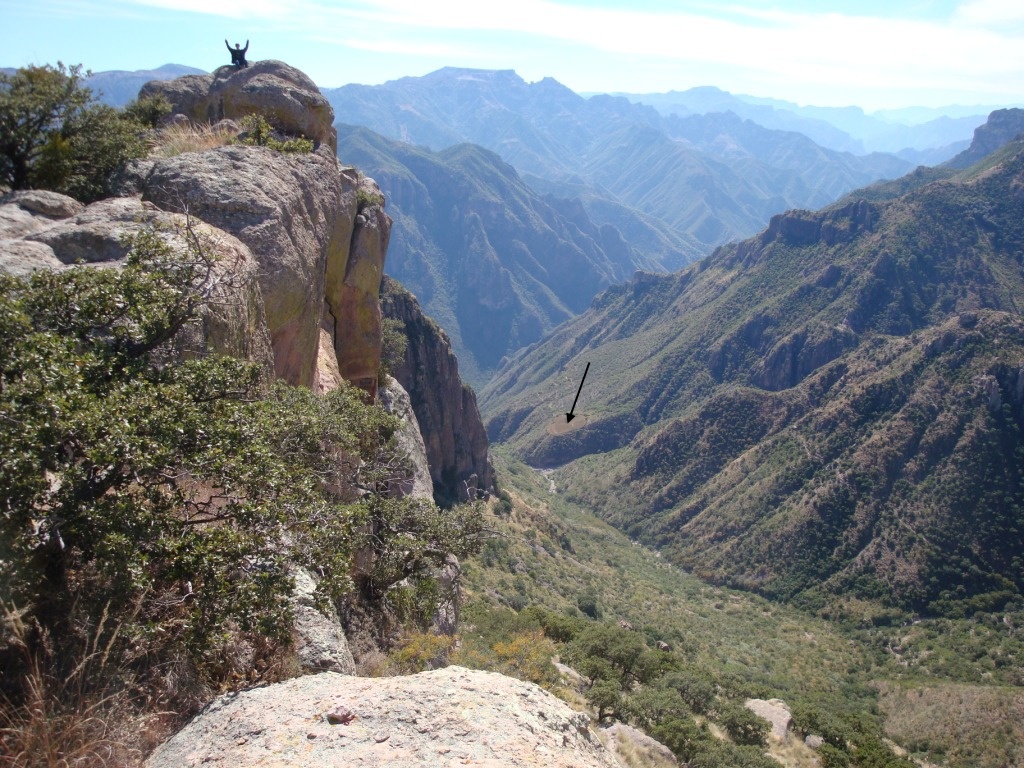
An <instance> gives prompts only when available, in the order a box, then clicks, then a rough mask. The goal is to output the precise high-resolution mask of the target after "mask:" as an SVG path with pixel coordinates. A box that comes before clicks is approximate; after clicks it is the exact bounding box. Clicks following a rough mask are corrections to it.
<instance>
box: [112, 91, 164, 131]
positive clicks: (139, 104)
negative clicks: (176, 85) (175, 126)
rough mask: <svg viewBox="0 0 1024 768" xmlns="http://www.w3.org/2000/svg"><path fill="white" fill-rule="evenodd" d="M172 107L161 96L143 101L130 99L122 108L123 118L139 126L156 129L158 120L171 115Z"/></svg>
mask: <svg viewBox="0 0 1024 768" xmlns="http://www.w3.org/2000/svg"><path fill="white" fill-rule="evenodd" d="M173 109H174V107H173V106H172V105H171V102H169V101H168V100H167V99H166V98H165V97H164V96H163V94H157V95H156V96H150V97H148V98H145V99H132V100H131V101H129V102H128V103H127V104H126V105H125V107H124V116H125V117H127V118H128V119H130V120H134V121H135V122H137V123H139V124H140V125H145V126H147V127H149V128H156V127H157V125H158V124H159V123H160V120H161V119H162V118H164V117H166V116H167V115H169V114H171V112H172V111H173Z"/></svg>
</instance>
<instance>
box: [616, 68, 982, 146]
mask: <svg viewBox="0 0 1024 768" xmlns="http://www.w3.org/2000/svg"><path fill="white" fill-rule="evenodd" d="M616 95H618V96H623V97H625V98H627V99H629V100H630V101H632V102H635V103H638V104H646V105H649V106H652V107H654V108H655V109H657V110H658V111H659V112H660V113H662V114H664V115H681V116H685V115H703V114H707V113H712V112H733V113H734V114H736V115H739V116H740V117H743V118H745V119H749V120H753V121H754V122H756V123H757V124H758V125H763V126H764V127H766V128H775V129H778V130H783V131H796V132H799V133H802V134H804V135H805V136H808V137H809V138H811V139H813V140H814V141H815V142H817V143H818V144H820V145H821V146H823V147H828V148H830V149H835V150H839V151H842V152H854V153H857V154H864V153H866V152H892V153H896V154H899V155H900V156H901V157H903V158H904V159H906V160H911V161H916V162H922V163H923V162H925V158H931V160H932V163H939V162H942V161H943V160H948V159H949V158H950V157H952V156H953V155H955V154H956V153H957V152H959V151H960V150H962V149H964V148H965V147H966V146H967V145H968V144H969V143H970V140H971V132H972V131H973V130H974V128H975V127H976V126H978V125H980V124H982V123H984V122H985V116H986V115H988V114H989V113H990V112H991V111H992V110H994V109H996V108H997V107H995V106H990V107H984V106H972V107H958V106H950V107H945V108H941V109H926V108H921V107H918V108H908V109H894V110H880V111H878V112H875V113H873V114H867V113H865V112H864V110H863V109H861V108H860V107H852V106H851V107H816V106H801V105H799V104H795V103H793V102H791V101H783V100H780V99H771V98H762V97H757V96H746V95H742V94H732V93H729V92H728V91H723V90H721V89H719V88H715V87H713V86H699V87H697V88H690V89H689V90H686V91H669V92H668V93H619V94H616ZM930 164H931V163H930Z"/></svg>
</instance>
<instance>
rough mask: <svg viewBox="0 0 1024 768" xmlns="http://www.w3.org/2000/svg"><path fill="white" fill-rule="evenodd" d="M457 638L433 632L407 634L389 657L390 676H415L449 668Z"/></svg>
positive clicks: (388, 668)
mask: <svg viewBox="0 0 1024 768" xmlns="http://www.w3.org/2000/svg"><path fill="white" fill-rule="evenodd" d="M454 647H455V638H454V637H449V636H447V635H437V634H434V633H431V632H413V633H410V634H407V635H406V636H405V637H404V638H403V639H402V642H401V643H400V644H399V645H398V647H397V648H396V649H395V650H394V651H392V652H391V654H390V655H389V656H388V664H387V671H388V674H395V675H413V674H416V673H417V672H423V671H425V670H428V669H440V668H441V667H446V666H448V657H449V656H450V655H451V653H452V650H453V649H454Z"/></svg>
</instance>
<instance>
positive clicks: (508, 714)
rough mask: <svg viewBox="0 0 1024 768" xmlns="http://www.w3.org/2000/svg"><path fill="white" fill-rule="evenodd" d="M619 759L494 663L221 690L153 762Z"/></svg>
mask: <svg viewBox="0 0 1024 768" xmlns="http://www.w3.org/2000/svg"><path fill="white" fill-rule="evenodd" d="M467 764H470V765H476V766H489V767H490V768H499V767H502V768H516V767H517V766H553V767H554V768H559V767H561V768H570V766H571V767H572V768H591V767H594V768H597V767H602V768H616V767H617V766H618V762H617V761H616V760H615V758H614V757H613V756H612V754H611V753H610V752H609V751H608V750H607V748H605V747H604V746H603V745H602V744H601V742H600V741H599V740H598V738H597V737H596V735H594V734H593V733H592V732H591V731H590V728H589V721H588V718H587V716H586V715H584V714H581V713H579V712H575V711H573V710H572V709H570V708H569V707H568V706H567V705H566V704H565V703H564V702H562V701H559V700H558V699H556V698H555V697H554V696H552V695H551V694H549V693H547V692H546V691H544V690H542V689H540V688H538V687H537V686H536V685H533V684H532V683H524V682H522V681H519V680H514V679H512V678H509V677H505V676H504V675H499V674H495V673H493V672H480V671H476V670H468V669H463V668H462V667H447V668H445V669H438V670H434V671H432V672H423V673H420V674H418V675H409V676H404V677H389V678H358V677H345V676H342V675H338V674H335V673H331V672H325V673H322V674H318V675H311V676H309V677H300V678H296V679H294V680H289V681H287V682H284V683H278V684H277V685H271V686H267V687H264V688H256V689H254V690H250V691H245V692H243V693H238V694H229V695H226V696H221V697H220V698H218V699H216V700H215V701H214V702H213V703H211V704H210V705H209V706H208V707H207V708H206V709H205V710H204V711H203V712H202V713H200V714H199V715H198V716H197V717H196V718H195V719H194V720H193V721H192V722H191V723H189V724H188V725H187V726H186V727H185V728H184V729H183V730H181V731H180V732H179V733H178V734H176V735H175V736H173V737H172V738H171V739H170V740H168V741H167V742H165V743H164V744H163V745H161V746H160V747H159V748H158V749H157V750H156V751H155V752H154V753H153V754H152V755H151V756H150V758H149V760H147V761H146V763H145V765H146V768H172V767H173V768H188V767H190V766H205V765H225V766H231V767H232V768H245V767H246V766H275V768H289V767H290V766H296V768H298V767H299V766H310V765H316V766H326V767H332V766H337V767H340V766H353V765H367V766H369V765H381V766H383V765H386V766H390V767H392V768H399V767H401V766H437V767H439V768H440V767H442V766H443V767H444V768H448V766H459V765H467Z"/></svg>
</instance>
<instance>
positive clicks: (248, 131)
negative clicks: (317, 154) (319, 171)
mask: <svg viewBox="0 0 1024 768" xmlns="http://www.w3.org/2000/svg"><path fill="white" fill-rule="evenodd" d="M241 128H242V133H240V134H239V135H238V138H237V139H235V140H234V143H236V144H243V145H246V146H250V147H267V148H268V149H273V150H276V151H278V152H286V153H291V152H312V151H313V141H312V139H307V138H306V137H305V136H300V137H298V138H292V139H280V138H278V137H277V135H276V131H275V130H274V128H273V126H272V125H271V124H270V123H268V122H267V119H266V118H265V117H263V115H246V116H245V117H243V118H242V120H241Z"/></svg>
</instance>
